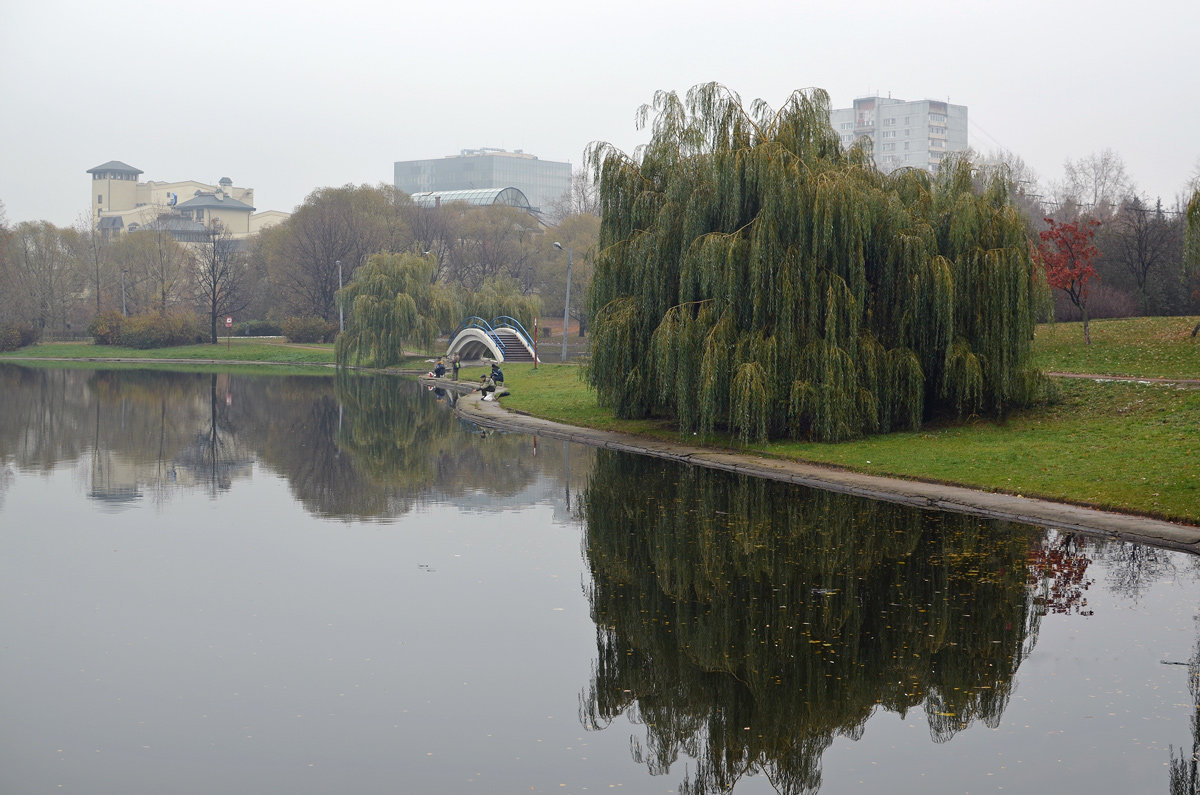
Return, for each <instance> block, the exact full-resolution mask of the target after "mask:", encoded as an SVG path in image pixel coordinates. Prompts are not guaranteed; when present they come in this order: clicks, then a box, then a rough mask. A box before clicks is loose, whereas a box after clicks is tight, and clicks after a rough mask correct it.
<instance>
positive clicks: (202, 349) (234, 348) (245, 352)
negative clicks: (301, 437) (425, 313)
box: [0, 338, 334, 364]
mask: <svg viewBox="0 0 1200 795" xmlns="http://www.w3.org/2000/svg"><path fill="white" fill-rule="evenodd" d="M39 357H43V358H53V359H90V358H100V359H219V360H221V361H238V362H285V363H311V364H331V363H333V360H334V359H333V345H329V344H321V343H304V344H293V343H288V342H284V341H283V340H279V341H277V342H276V341H263V340H257V339H237V338H234V339H233V340H232V341H231V344H228V345H227V344H226V342H225V340H221V342H220V343H218V344H216V345H180V346H178V347H174V348H149V349H147V350H139V349H137V348H121V347H117V346H115V345H92V344H91V343H86V342H47V343H40V344H37V345H31V346H29V347H27V348H21V349H19V350H16V351H12V352H9V353H4V354H0V358H12V359H20V358H39Z"/></svg>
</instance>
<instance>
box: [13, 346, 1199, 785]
mask: <svg viewBox="0 0 1200 795" xmlns="http://www.w3.org/2000/svg"><path fill="white" fill-rule="evenodd" d="M450 408H451V407H450V405H449V398H447V397H444V396H439V395H436V394H435V393H431V392H428V391H426V390H424V389H423V388H421V387H420V386H419V385H418V384H416V383H414V382H411V381H403V380H396V379H386V378H376V377H348V378H342V379H335V378H332V377H316V376H314V377H284V376H276V377H270V376H247V375H236V374H228V373H220V374H184V373H166V372H152V371H137V370H125V371H103V370H102V371H94V370H47V369H32V368H22V367H17V366H11V365H0V791H2V792H6V793H7V792H12V793H42V792H60V791H61V792H83V793H110V792H111V793H215V792H220V793H264V792H288V793H327V792H335V791H338V792H351V793H383V792H405V793H407V792H412V793H459V792H472V793H518V792H531V791H533V792H595V791H612V790H619V791H625V792H635V793H682V792H689V793H715V792H729V791H732V792H736V793H739V795H740V794H741V793H769V792H782V793H800V792H818V791H821V792H827V793H842V792H881V791H892V792H935V793H941V792H945V793H961V792H997V791H1007V792H1034V791H1037V792H1063V793H1071V792H1080V793H1108V792H1113V793H1130V792H1137V793H1155V792H1161V793H1169V792H1173V791H1174V792H1195V791H1196V790H1195V786H1196V785H1195V767H1194V762H1192V760H1193V758H1194V755H1195V754H1196V753H1197V751H1198V750H1200V728H1198V726H1197V704H1198V702H1200V693H1198V685H1197V681H1198V680H1197V677H1198V676H1200V646H1198V636H1200V625H1198V623H1197V605H1198V604H1200V565H1198V561H1197V559H1196V558H1194V557H1189V556H1186V555H1182V554H1179V553H1173V552H1167V551H1162V550H1156V549H1153V548H1149V547H1143V546H1138V545H1133V544H1124V543H1109V542H1099V541H1096V540H1090V539H1086V538H1083V537H1072V536H1065V535H1061V534H1059V533H1056V532H1054V531H1052V530H1050V531H1047V530H1045V529H1043V528H1033V527H1027V526H1023V525H1016V524H1011V523H997V522H984V521H980V520H977V519H972V518H967V517H961V516H954V515H944V514H934V513H924V512H919V511H914V510H910V509H905V508H900V507H897V506H891V505H885V504H878V503H871V502H867V501H863V500H859V499H855V498H850V497H846V496H842V495H835V494H829V493H825V492H820V491H813V490H807V489H802V488H798V487H793V486H788V485H783V484H777V483H768V482H763V481H755V480H752V479H747V478H744V477H737V476H732V475H729V474H726V473H720V472H709V471H705V470H698V469H688V468H685V467H680V466H677V465H674V464H670V463H665V462H661V461H657V460H653V459H648V458H642V457H637V456H629V455H623V454H612V453H607V452H596V451H594V450H591V449H587V448H583V447H576V446H568V445H565V444H563V443H562V442H553V441H547V440H541V441H539V440H537V439H534V438H531V437H527V436H521V435H506V434H498V433H491V432H488V433H486V434H481V432H480V431H479V429H477V428H473V427H471V426H469V425H466V424H464V423H463V422H461V421H459V420H458V419H456V418H455V417H454V415H453V413H452V412H451V410H450ZM1173 776H1174V786H1173Z"/></svg>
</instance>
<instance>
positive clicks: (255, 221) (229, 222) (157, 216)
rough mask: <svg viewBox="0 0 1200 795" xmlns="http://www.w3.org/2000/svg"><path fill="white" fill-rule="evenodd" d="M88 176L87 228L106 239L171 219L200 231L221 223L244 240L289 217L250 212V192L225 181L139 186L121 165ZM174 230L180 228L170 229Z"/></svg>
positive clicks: (136, 175)
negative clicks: (92, 227) (89, 222)
mask: <svg viewBox="0 0 1200 795" xmlns="http://www.w3.org/2000/svg"><path fill="white" fill-rule="evenodd" d="M87 173H88V174H91V175H92V222H93V224H95V227H96V228H97V229H99V230H101V231H102V232H105V233H106V234H121V233H123V232H132V231H135V230H137V229H140V228H144V227H147V226H149V225H150V224H152V223H159V224H161V223H162V222H163V219H164V218H165V217H166V216H173V217H176V218H178V219H180V220H186V221H190V222H193V223H194V224H197V225H199V226H200V227H201V228H203V227H204V226H205V225H206V224H208V223H210V222H212V221H220V222H221V224H222V225H223V226H224V227H225V228H226V229H228V230H229V232H230V233H231V234H232V235H233V236H234V237H246V236H249V235H252V234H254V233H256V232H258V231H259V230H260V229H264V228H266V227H267V226H271V225H273V224H276V223H279V222H280V221H282V220H283V219H285V218H287V217H288V216H287V214H286V213H281V212H278V211H276V210H268V211H265V212H261V213H258V212H255V208H254V189H253V188H238V187H235V186H234V184H233V180H232V179H230V178H229V177H221V178H220V179H219V180H218V181H217V184H216V185H210V184H208V183H204V182H198V181H196V180H184V181H181V182H155V181H153V180H149V181H146V182H142V181H141V179H140V175H141V174H142V170H141V169H139V168H134V167H133V166H131V165H129V164H128V163H123V162H121V161H120V160H110V161H108V162H107V163H102V164H100V165H98V166H96V167H94V168H89V169H88V170H87ZM176 227H178V228H179V229H181V230H182V229H183V228H184V227H183V226H182V225H179V224H176V225H173V226H171V228H172V230H174V229H175V228H176ZM188 228H189V229H190V228H191V227H188ZM181 242H188V241H183V240H182V238H181Z"/></svg>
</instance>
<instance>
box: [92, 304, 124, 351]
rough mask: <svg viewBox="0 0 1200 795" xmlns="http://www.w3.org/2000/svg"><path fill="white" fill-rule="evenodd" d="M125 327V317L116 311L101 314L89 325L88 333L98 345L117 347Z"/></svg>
mask: <svg viewBox="0 0 1200 795" xmlns="http://www.w3.org/2000/svg"><path fill="white" fill-rule="evenodd" d="M124 325H125V316H124V315H122V314H121V313H120V312H118V311H116V310H115V309H110V310H108V311H107V312H99V313H97V315H96V316H95V317H94V318H92V322H91V323H88V326H87V333H88V334H90V335H91V336H92V339H94V340H95V341H96V344H97V345H116V344H117V343H118V342H119V341H120V339H121V329H122V328H123V327H124Z"/></svg>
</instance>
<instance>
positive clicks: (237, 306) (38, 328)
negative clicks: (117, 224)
mask: <svg viewBox="0 0 1200 795" xmlns="http://www.w3.org/2000/svg"><path fill="white" fill-rule="evenodd" d="M0 210H2V207H0ZM193 238H194V239H193V240H192V242H190V243H189V244H188V245H186V246H185V245H183V244H181V243H179V242H178V241H177V240H176V239H175V236H174V235H173V234H172V223H171V221H170V220H168V219H166V218H164V219H161V220H160V221H158V222H154V223H151V224H148V225H147V226H146V227H145V228H143V229H141V230H139V231H137V232H133V233H130V234H128V235H122V236H120V237H118V238H115V239H110V238H108V237H105V236H104V235H102V234H101V233H100V232H98V231H96V230H94V229H93V228H92V226H91V223H90V222H88V221H87V220H86V219H85V220H82V221H81V222H80V223H78V224H76V225H75V226H74V227H58V226H55V225H54V224H52V223H49V222H48V221H23V222H21V223H19V224H16V225H15V226H13V227H11V228H10V227H9V225H8V224H7V222H6V221H5V219H4V218H3V216H2V214H0V325H3V326H17V327H25V328H29V329H32V331H33V332H34V333H35V334H36V335H37V336H46V335H48V336H56V335H76V334H79V333H81V332H82V331H83V329H84V328H86V327H87V325H88V322H89V321H90V320H91V319H92V318H93V317H94V316H95V315H97V314H99V313H101V312H103V311H105V310H119V311H121V312H123V313H127V314H140V313H145V312H158V313H164V314H165V313H168V312H171V311H173V310H176V309H180V308H186V309H188V310H190V311H197V312H199V313H200V314H201V315H203V316H205V317H206V318H207V319H208V321H209V324H208V325H209V327H210V332H211V339H212V341H213V342H215V341H216V333H217V318H218V317H220V316H222V315H225V314H228V313H231V312H236V311H240V310H241V308H242V307H244V306H245V302H246V301H247V300H248V296H247V294H246V291H245V289H244V288H245V285H246V281H247V276H248V270H247V267H246V264H247V261H248V258H247V254H246V248H245V247H244V246H243V245H242V244H241V243H240V242H239V241H236V240H234V239H233V237H232V236H231V235H230V234H229V232H228V230H226V229H224V228H223V227H222V226H221V224H220V222H219V221H214V222H212V223H211V224H209V225H208V226H207V227H205V228H204V230H203V232H201V233H199V234H193Z"/></svg>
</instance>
